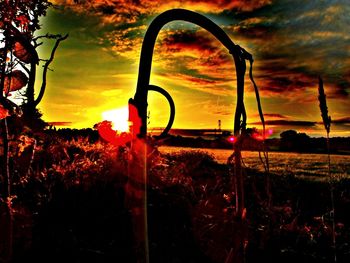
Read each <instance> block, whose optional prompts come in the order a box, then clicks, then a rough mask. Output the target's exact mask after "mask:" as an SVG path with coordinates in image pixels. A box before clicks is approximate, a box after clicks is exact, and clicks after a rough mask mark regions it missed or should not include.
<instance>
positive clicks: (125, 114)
mask: <svg viewBox="0 0 350 263" xmlns="http://www.w3.org/2000/svg"><path fill="white" fill-rule="evenodd" d="M102 119H103V120H105V121H110V122H112V129H113V130H116V131H119V132H128V131H129V126H130V124H129V121H128V119H129V109H128V107H123V108H118V109H113V110H109V111H104V112H102Z"/></svg>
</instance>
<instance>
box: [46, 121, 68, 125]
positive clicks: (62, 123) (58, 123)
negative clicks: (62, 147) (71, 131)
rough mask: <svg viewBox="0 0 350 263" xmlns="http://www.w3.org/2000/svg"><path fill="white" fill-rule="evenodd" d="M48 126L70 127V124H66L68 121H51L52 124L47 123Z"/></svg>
mask: <svg viewBox="0 0 350 263" xmlns="http://www.w3.org/2000/svg"><path fill="white" fill-rule="evenodd" d="M48 124H49V125H50V126H71V125H72V122H68V121H52V122H48Z"/></svg>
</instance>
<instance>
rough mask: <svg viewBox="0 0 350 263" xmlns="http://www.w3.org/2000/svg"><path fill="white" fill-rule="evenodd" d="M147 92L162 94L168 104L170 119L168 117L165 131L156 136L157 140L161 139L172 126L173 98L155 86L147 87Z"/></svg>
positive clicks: (173, 116) (173, 115) (173, 117)
mask: <svg viewBox="0 0 350 263" xmlns="http://www.w3.org/2000/svg"><path fill="white" fill-rule="evenodd" d="M148 90H152V91H156V92H158V93H160V94H162V95H163V96H164V97H165V98H166V99H167V100H168V102H169V106H170V117H169V121H168V124H167V126H166V127H165V129H164V130H163V132H162V133H161V134H160V135H159V136H157V138H158V139H161V138H163V137H165V136H166V135H167V134H168V132H169V131H170V129H171V126H173V123H174V119H175V104H174V101H173V98H172V97H171V96H170V94H169V93H168V92H167V91H166V90H165V89H163V88H161V87H158V86H156V85H149V86H148Z"/></svg>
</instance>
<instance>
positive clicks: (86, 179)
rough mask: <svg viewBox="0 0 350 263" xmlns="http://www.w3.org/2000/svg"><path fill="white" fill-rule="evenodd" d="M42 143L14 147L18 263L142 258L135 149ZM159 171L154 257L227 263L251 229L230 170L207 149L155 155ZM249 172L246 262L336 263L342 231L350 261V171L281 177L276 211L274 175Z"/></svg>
mask: <svg viewBox="0 0 350 263" xmlns="http://www.w3.org/2000/svg"><path fill="white" fill-rule="evenodd" d="M28 139H29V138H28ZM90 139H91V138H90ZM33 147H34V144H33V141H27V144H26V145H23V147H22V148H20V146H18V148H16V149H12V150H13V151H14V153H15V155H16V158H12V159H11V160H12V161H11V163H10V165H11V170H12V171H13V178H12V185H13V186H12V202H13V205H12V210H13V211H12V212H13V219H14V221H13V229H14V232H13V262H16V263H17V262H18V263H19V262H74V263H76V262H130V263H132V262H135V257H134V252H133V249H132V244H133V240H132V236H133V235H132V225H131V215H130V213H129V211H128V210H127V209H126V208H125V206H124V185H125V183H126V181H127V172H126V171H127V158H126V149H125V148H119V149H118V148H115V147H113V146H111V145H107V144H104V143H102V142H99V141H96V142H94V143H91V142H90V141H89V139H82V138H76V139H74V140H71V141H67V140H66V139H63V138H62V137H57V136H56V135H55V136H54V135H47V134H46V135H41V137H40V140H39V139H37V144H36V148H35V150H33V149H34V148H33ZM32 153H34V155H33V154H32ZM149 169H150V170H149V185H148V219H149V240H150V262H152V263H153V262H159V263H164V262H192V263H194V262H201V263H202V262H208V263H209V262H210V263H212V262H225V259H226V258H227V255H228V253H229V250H230V247H231V245H232V242H234V240H233V239H234V236H235V233H236V232H237V231H241V230H240V229H237V228H235V225H233V223H232V221H231V220H230V218H231V215H232V213H233V209H234V207H233V205H234V198H235V195H234V193H233V192H232V187H231V182H230V176H229V167H228V166H227V165H222V164H218V163H217V162H216V161H215V160H214V159H213V157H212V156H210V155H208V154H206V153H203V152H200V151H198V152H195V153H193V152H192V153H190V152H182V153H179V154H173V155H164V154H160V153H159V152H157V151H155V152H154V153H153V155H152V157H151V159H150V166H149ZM244 174H245V179H246V180H245V191H246V202H245V203H246V208H247V222H248V226H247V231H248V239H247V241H246V246H245V255H244V257H245V262H317V263H320V262H334V252H335V251H334V246H333V236H334V235H335V238H336V255H337V262H350V243H349V242H350V226H349V222H350V213H349V212H348V211H350V210H349V209H350V179H349V178H348V176H344V177H341V178H337V179H335V178H327V180H313V178H312V177H310V178H308V177H298V176H296V175H294V174H293V173H292V172H291V171H288V172H287V171H286V172H285V173H282V174H271V175H270V176H271V183H272V194H273V205H272V207H271V208H270V209H268V208H267V205H266V202H265V201H264V200H266V196H265V190H264V179H265V178H266V175H265V174H262V173H260V172H257V171H254V170H251V169H249V168H247V169H245V170H244ZM331 187H333V190H334V191H333V192H334V204H335V207H334V208H335V209H334V211H335V213H334V211H332V205H331V195H330V190H331ZM3 205H4V204H3ZM0 209H2V208H0ZM333 216H334V219H335V220H334V221H333ZM2 219H3V217H2ZM6 222H7V221H4V222H1V223H0V228H2V232H4V231H6V229H7V228H6ZM5 245H6V244H5Z"/></svg>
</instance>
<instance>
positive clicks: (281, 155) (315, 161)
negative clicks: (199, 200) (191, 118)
mask: <svg viewBox="0 0 350 263" xmlns="http://www.w3.org/2000/svg"><path fill="white" fill-rule="evenodd" d="M159 150H160V151H161V152H163V153H179V152H181V151H191V152H196V151H198V150H199V149H198V148H197V149H196V148H185V147H169V146H161V147H160V148H159ZM200 151H203V152H206V153H208V154H209V155H212V156H213V157H214V158H215V160H216V161H217V162H218V163H222V164H226V163H227V159H228V157H229V156H230V155H231V154H232V152H233V150H224V149H200ZM268 156H269V163H270V172H273V173H278V174H288V173H292V174H295V175H297V176H318V178H319V179H321V178H322V177H324V176H328V156H327V155H326V154H311V153H289V152H269V154H268ZM242 157H243V161H244V164H245V166H246V167H248V168H252V169H256V170H258V171H263V170H264V167H263V165H262V163H261V161H260V158H259V153H258V152H253V151H243V152H242ZM331 174H332V176H334V177H349V176H350V155H331ZM315 179H316V178H315Z"/></svg>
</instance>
